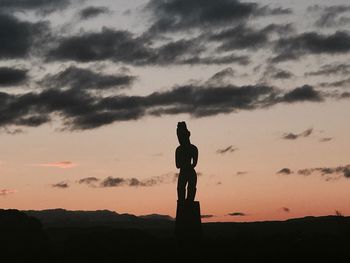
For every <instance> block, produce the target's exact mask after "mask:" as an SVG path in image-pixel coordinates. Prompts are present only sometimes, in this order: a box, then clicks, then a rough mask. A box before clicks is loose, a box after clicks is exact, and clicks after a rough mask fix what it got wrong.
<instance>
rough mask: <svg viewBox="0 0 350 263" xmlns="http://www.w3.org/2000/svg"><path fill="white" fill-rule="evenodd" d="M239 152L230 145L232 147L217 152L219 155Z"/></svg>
mask: <svg viewBox="0 0 350 263" xmlns="http://www.w3.org/2000/svg"><path fill="white" fill-rule="evenodd" d="M237 150H238V148H236V147H234V146H232V145H230V146H228V147H226V148H224V149H219V150H217V151H216V153H218V154H225V153H233V152H235V151H237Z"/></svg>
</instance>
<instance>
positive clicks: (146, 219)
mask: <svg viewBox="0 0 350 263" xmlns="http://www.w3.org/2000/svg"><path fill="white" fill-rule="evenodd" d="M23 212H24V213H26V214H27V215H29V216H32V217H35V218H37V219H39V220H40V221H41V222H42V224H43V225H44V227H75V226H78V227H92V226H110V227H119V228H120V227H124V228H125V227H136V228H137V227H145V226H148V227H151V226H154V227H159V226H162V225H163V224H168V223H171V221H173V219H172V217H170V216H168V215H158V214H152V215H144V216H139V217H138V216H135V215H132V214H119V213H117V212H113V211H109V210H97V211H69V210H65V209H60V208H58V209H49V210H41V211H34V210H28V211H23Z"/></svg>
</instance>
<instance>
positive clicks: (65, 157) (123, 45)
mask: <svg viewBox="0 0 350 263" xmlns="http://www.w3.org/2000/svg"><path fill="white" fill-rule="evenodd" d="M349 28H350V5H349V1H347V0H334V1H326V0H310V1H303V0H291V1H277V0H256V2H253V1H245V0H241V1H239V0H215V1H214V0H212V1H209V0H149V1H148V0H134V1H128V0H113V1H112V0H98V1H92V0H90V1H89V0H76V1H73V0H27V1H23V0H11V1H10V0H0V145H1V150H0V208H6V209H8V208H16V209H21V210H29V209H35V210H41V209H50V208H65V209H70V210H98V209H109V210H112V211H116V212H118V213H132V214H135V215H144V214H151V213H157V214H168V215H171V216H175V210H176V199H177V196H176V180H177V179H176V173H177V172H178V171H177V169H176V167H175V159H174V153H175V149H176V147H177V145H178V141H177V137H176V126H177V122H178V121H186V123H187V126H188V129H189V130H190V131H191V142H192V143H193V144H195V145H196V146H197V147H198V149H199V161H198V166H197V168H196V170H197V172H198V174H199V176H198V185H197V189H198V190H197V196H196V200H199V201H200V203H201V212H202V215H204V217H205V218H204V219H203V221H204V222H211V221H256V220H284V219H287V218H294V217H303V216H309V215H313V216H319V215H329V214H335V211H339V212H341V213H342V214H344V215H349V214H350V206H349V203H350V159H349V158H350V140H349V134H350V121H349V119H350V103H349V102H350V31H349Z"/></svg>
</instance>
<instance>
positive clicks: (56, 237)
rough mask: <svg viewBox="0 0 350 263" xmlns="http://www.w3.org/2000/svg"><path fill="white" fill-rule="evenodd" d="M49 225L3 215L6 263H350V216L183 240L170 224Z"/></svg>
mask: <svg viewBox="0 0 350 263" xmlns="http://www.w3.org/2000/svg"><path fill="white" fill-rule="evenodd" d="M100 225H101V226H98V225H94V223H93V222H89V224H85V223H84V222H82V223H81V226H79V224H78V223H77V222H75V223H74V224H66V223H65V222H61V224H51V225H50V224H47V223H45V224H44V225H43V224H42V223H41V222H40V221H39V220H38V219H36V218H34V217H32V216H28V215H27V214H25V213H23V212H20V211H17V210H0V258H1V262H53V263H55V262H75V263H78V262H191V261H193V262H306V261H307V262H332V263H333V262H350V218H349V217H341V216H328V217H317V218H316V217H306V218H302V219H292V220H287V221H283V222H258V223H208V224H202V228H203V236H202V238H201V239H198V240H189V241H188V242H180V241H179V240H177V239H176V238H175V237H174V235H173V233H174V222H173V221H170V220H160V219H157V220H146V219H145V220H143V221H137V220H136V221H135V222H133V223H130V222H129V221H128V222H126V223H125V224H124V223H123V222H119V223H114V224H112V223H109V224H100Z"/></svg>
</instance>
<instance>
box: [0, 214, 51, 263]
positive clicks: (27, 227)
mask: <svg viewBox="0 0 350 263" xmlns="http://www.w3.org/2000/svg"><path fill="white" fill-rule="evenodd" d="M49 249H50V246H49V241H48V238H47V235H46V233H45V232H44V231H43V229H42V225H41V223H40V221H39V220H38V219H36V218H33V217H30V216H27V215H26V214H25V213H23V212H20V211H18V210H2V209H0V251H1V253H0V256H1V261H3V262H32V261H33V262H47V260H48V256H49V252H50V251H49ZM7 260H8V261H7Z"/></svg>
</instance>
